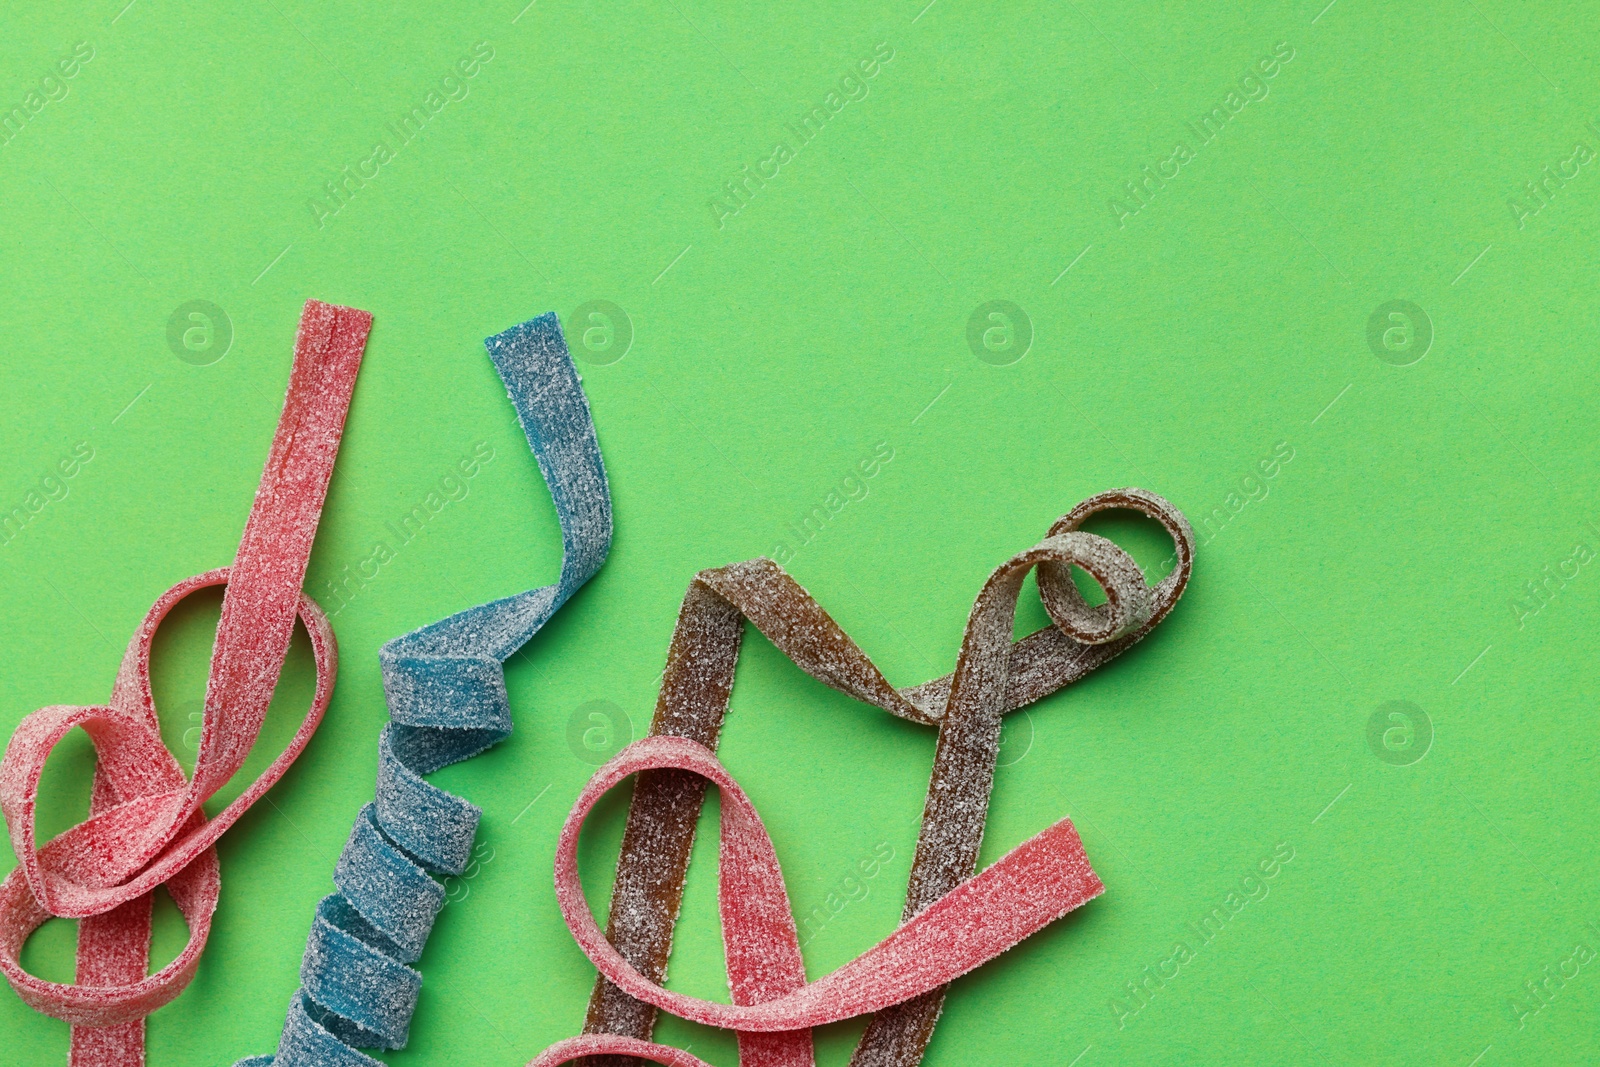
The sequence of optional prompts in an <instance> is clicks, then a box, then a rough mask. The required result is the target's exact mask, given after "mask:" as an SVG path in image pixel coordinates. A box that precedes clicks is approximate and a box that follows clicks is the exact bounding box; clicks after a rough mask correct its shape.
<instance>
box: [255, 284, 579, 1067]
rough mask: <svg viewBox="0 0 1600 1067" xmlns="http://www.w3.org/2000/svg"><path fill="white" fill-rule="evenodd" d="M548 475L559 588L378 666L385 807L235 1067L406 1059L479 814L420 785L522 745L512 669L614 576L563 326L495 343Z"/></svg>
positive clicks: (441, 626) (406, 644)
mask: <svg viewBox="0 0 1600 1067" xmlns="http://www.w3.org/2000/svg"><path fill="white" fill-rule="evenodd" d="M484 345H485V347H487V348H488V350H489V358H490V359H491V360H493V361H494V365H495V370H497V371H498V372H499V374H500V378H501V380H502V381H504V382H505V386H506V392H507V393H509V394H510V396H511V403H512V405H513V406H514V407H515V408H516V410H517V418H518V420H519V421H520V422H521V423H522V430H523V433H525V434H526V435H527V438H528V444H529V445H530V446H531V447H532V448H533V454H534V457H535V458H536V459H538V461H539V470H540V471H541V472H543V474H544V479H545V483H546V484H547V485H548V486H549V487H550V495H551V497H552V498H553V499H554V500H555V505H556V514H557V516H558V517H559V518H560V522H561V542H562V548H563V556H562V560H561V577H560V580H558V581H557V582H556V584H554V585H547V586H544V587H543V588H540V589H533V590H530V591H529V592H526V593H518V594H517V595H515V596H509V597H505V598H504V599H501V600H495V601H491V602H489V603H487V604H480V605H478V606H477V607H475V608H469V609H467V610H466V611H463V612H460V613H458V614H455V615H451V616H449V617H448V618H445V619H441V620H440V621H438V622H436V623H433V624H431V625H428V626H424V627H422V628H421V629H419V630H413V631H412V632H411V633H408V634H405V635H404V636H402V637H397V638H395V639H394V640H393V641H390V642H389V643H388V644H386V645H384V646H383V648H382V649H380V650H379V652H378V659H379V662H380V664H381V665H382V668H383V689H384V695H385V697H386V698H387V700H388V705H389V718H390V722H389V724H388V725H387V726H385V727H384V728H383V733H382V734H381V735H380V736H379V738H378V784H377V795H376V797H375V799H374V802H373V803H371V804H368V805H367V806H366V807H364V808H362V809H361V814H360V815H359V816H357V817H356V823H355V827H354V828H353V829H352V830H351V832H350V840H349V841H348V843H346V845H345V848H344V853H343V854H342V855H340V857H339V863H338V866H337V867H336V868H335V869H334V873H333V882H334V885H335V886H336V887H337V888H338V892H336V893H333V894H331V895H329V896H327V897H325V898H323V900H322V902H321V903H320V904H318V905H317V913H316V918H315V920H314V921H313V922H312V926H311V935H310V937H309V938H308V939H307V942H306V954H305V957H304V959H303V961H302V962H301V965H300V982H301V987H300V989H298V990H296V992H295V995H294V998H293V999H292V1000H291V1001H290V1003H289V1015H288V1020H287V1021H286V1022H285V1023H284V1027H283V1036H282V1037H281V1038H280V1039H279V1041H278V1051H277V1054H276V1055H275V1056H254V1057H249V1058H247V1059H243V1060H240V1061H239V1062H238V1063H237V1064H236V1065H235V1067H266V1065H268V1064H273V1065H275V1067H382V1064H380V1063H379V1061H378V1060H375V1059H373V1058H372V1057H371V1056H368V1055H366V1054H365V1053H362V1052H358V1051H356V1050H357V1049H358V1048H378V1049H397V1048H403V1047H404V1046H405V1043H406V1038H407V1036H408V1032H409V1030H410V1026H411V1016H412V1013H413V1012H414V1011H415V1010H416V1006H417V994H418V993H419V992H420V991H421V988H422V975H421V974H419V973H418V972H417V971H416V970H414V969H413V968H412V967H411V966H409V965H410V964H413V963H415V962H416V961H417V960H418V959H419V958H420V957H421V955H422V948H423V946H424V945H425V944H426V943H427V940H428V934H429V932H430V931H431V930H432V929H433V921H434V918H435V917H436V916H437V915H438V913H439V909H440V908H441V907H442V906H443V905H444V900H445V890H444V887H443V886H442V885H440V883H439V881H438V880H437V878H436V877H435V875H440V876H449V875H460V874H461V873H462V872H463V871H464V870H465V869H466V867H467V865H468V863H469V862H470V860H471V855H472V842H473V837H474V835H475V834H476V832H477V829H478V819H479V818H480V817H481V816H482V814H483V812H482V811H481V810H480V809H479V808H478V807H476V806H475V805H473V804H471V803H469V802H468V801H466V800H464V799H462V798H461V797H458V796H455V795H453V794H451V793H447V792H445V791H444V790H442V789H439V788H438V787H436V786H432V785H429V784H428V783H427V782H425V781H423V779H422V776H423V775H425V774H429V773H431V772H433V771H436V770H438V769H439V768H441V767H445V766H448V765H449V764H452V763H455V762H457V761H459V760H464V759H467V758H469V757H471V756H476V755H477V754H478V753H480V752H482V751H483V750H484V749H487V748H489V747H490V746H492V745H495V744H498V743H499V742H500V741H502V740H504V739H505V738H506V737H507V736H509V735H510V733H511V706H510V702H509V701H508V699H507V697H506V682H505V672H504V667H503V664H504V663H505V660H506V658H507V657H509V656H510V655H512V654H513V653H514V652H516V651H517V649H519V648H521V647H522V646H523V644H524V643H526V642H527V640H528V639H529V638H531V637H532V636H533V635H534V634H535V633H537V632H538V631H539V628H540V627H542V626H543V625H544V624H545V622H546V621H547V620H549V618H550V617H551V616H552V615H554V614H555V613H556V612H557V611H558V610H560V608H561V605H563V604H565V603H566V602H567V598H568V597H570V596H572V594H573V593H574V592H576V591H577V589H578V587H579V586H581V585H582V584H583V583H584V582H586V581H588V580H589V578H590V577H592V576H593V575H594V573H595V572H596V571H598V570H599V569H600V565H601V564H602V563H604V562H605V558H606V552H607V550H608V549H609V548H610V546H611V496H610V492H609V490H608V489H607V487H606V472H605V466H604V464H603V463H602V461H601V458H600V445H599V442H598V441H597V440H596V439H595V432H594V422H593V420H592V419H591V417H590V415H589V405H588V402H587V401H586V400H585V399H584V396H583V390H582V388H581V387H580V386H579V383H578V374H577V370H576V369H575V368H574V367H573V365H572V357H571V356H570V355H569V354H568V353H567V346H566V342H565V341H564V340H563V338H562V336H561V326H560V324H559V323H558V322H557V321H556V316H555V314H554V313H553V312H552V313H550V314H546V315H541V316H539V317H538V318H536V319H531V320H529V321H528V322H525V323H523V324H522V325H520V326H513V327H512V328H511V329H509V330H507V331H505V332H504V333H501V334H496V335H495V336H494V337H491V338H489V339H488V340H487V341H485V342H484Z"/></svg>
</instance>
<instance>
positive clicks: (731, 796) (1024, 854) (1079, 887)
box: [535, 736, 1105, 1067]
mask: <svg viewBox="0 0 1600 1067" xmlns="http://www.w3.org/2000/svg"><path fill="white" fill-rule="evenodd" d="M663 768H672V769H677V770H683V771H689V772H692V773H694V774H698V775H700V776H702V777H704V778H706V779H708V780H710V781H711V782H713V783H715V784H716V785H717V787H718V788H719V789H720V790H721V792H722V827H721V849H722V852H721V855H722V863H721V879H722V880H721V885H720V887H719V902H720V906H721V911H722V923H723V941H724V944H725V946H726V955H727V959H728V970H729V983H730V985H731V987H732V989H733V992H734V997H733V999H734V1003H733V1004H720V1003H717V1002H715V1001H709V1000H702V999H700V998H698V997H691V996H686V995H684V994H682V993H674V992H672V991H670V990H668V989H664V988H663V987H661V986H659V985H657V984H655V983H654V982H651V981H650V980H648V979H647V978H645V977H644V976H643V975H641V974H640V973H639V972H638V970H636V969H635V968H634V967H633V966H632V965H631V964H630V963H629V962H628V961H627V960H626V959H624V958H623V956H622V955H621V954H620V953H619V952H618V951H617V950H616V949H615V948H613V947H612V945H611V943H610V942H609V941H607V940H606V938H605V935H604V934H602V933H601V931H600V928H599V926H598V925H596V923H595V920H594V916H593V914H592V913H591V912H590V910H589V905H588V901H587V900H585V899H584V896H583V888H582V884H581V882H580V881H579V877H578V862H577V856H578V835H579V832H580V830H581V828H582V825H583V821H584V819H585V818H586V817H587V816H588V814H589V812H590V810H591V809H592V808H593V807H594V805H595V804H596V803H597V802H598V801H599V799H600V797H601V796H603V795H604V794H605V793H606V792H607V791H608V790H610V789H611V788H612V787H614V786H615V785H617V784H618V783H619V782H621V781H622V780H623V779H624V778H626V777H628V776H629V775H632V774H637V773H639V772H641V771H647V770H657V769H663ZM1104 889H1105V887H1104V886H1103V885H1101V883H1100V879H1099V878H1098V877H1096V875H1095V873H1094V871H1093V869H1092V868H1091V867H1090V865H1089V860H1088V857H1087V856H1086V855H1085V854H1084V851H1083V845H1082V842H1081V841H1080V840H1079V839H1078V834H1077V831H1076V830H1075V829H1073V826H1072V823H1071V822H1070V821H1068V820H1066V819H1062V820H1061V821H1060V822H1058V823H1056V824H1055V825H1053V826H1051V827H1049V828H1048V829H1046V830H1044V831H1043V832H1042V833H1040V834H1038V835H1037V836H1035V837H1033V838H1031V839H1030V840H1028V841H1025V842H1023V843H1022V844H1021V845H1018V846H1017V847H1016V848H1015V849H1013V850H1012V851H1011V852H1009V853H1007V854H1006V855H1005V856H1003V857H1002V858H1001V859H999V860H998V861H996V862H995V863H994V864H993V865H991V866H990V867H989V868H987V869H986V870H984V871H982V872H981V873H979V874H978V875H977V876H975V877H973V878H971V879H969V880H968V881H966V882H964V883H962V884H961V885H959V886H957V887H956V888H955V889H954V890H953V891H951V892H950V893H948V894H946V895H945V896H943V897H941V898H940V899H938V900H937V901H935V902H934V903H933V904H931V905H930V906H929V907H928V908H926V909H925V910H923V911H922V912H920V913H919V914H917V915H916V916H915V917H914V918H912V919H911V920H909V921H907V922H905V923H903V924H902V925H901V926H900V927H899V928H898V929H897V930H895V931H894V933H892V934H890V935H889V936H888V937H887V938H885V939H884V940H883V941H882V942H880V943H879V944H878V945H877V946H876V947H874V948H872V949H869V950H868V951H867V952H865V953H863V954H862V955H860V956H858V957H857V958H856V959H854V960H852V961H851V962H849V963H847V964H845V965H844V966H843V967H840V968H839V969H838V970H836V971H834V972H833V973H831V974H829V975H826V976H824V977H822V978H820V979H818V980H817V981H815V982H810V983H806V982H805V976H804V971H803V969H802V967H801V964H800V955H799V946H798V943H797V940H796V935H795V927H794V919H793V916H792V913H791V912H790V908H789V900H788V894H787V892H786V891H785V889H784V886H783V876H782V872H781V871H780V870H779V868H778V862H777V857H776V854H775V853H774V851H773V848H772V841H771V838H770V837H769V836H768V835H767V832H766V829H765V827H763V826H762V824H761V819H760V817H759V816H758V815H757V814H756V811H755V808H754V806H753V805H752V804H751V803H750V800H749V798H748V797H747V796H746V795H745V793H744V791H743V790H741V789H740V788H739V786H738V783H737V782H735V781H734V780H733V777H732V776H731V775H729V774H728V772H727V771H726V770H725V769H724V768H723V766H722V764H721V763H719V762H718V761H717V758H716V756H715V755H713V754H712V753H711V751H710V750H709V749H706V748H705V747H703V746H701V745H699V744H696V743H695V742H693V741H689V740H686V739H684V738H680V737H671V736H660V737H649V738H645V739H644V740H642V741H637V742H635V743H633V744H632V745H629V746H628V747H627V748H625V749H623V750H622V752H620V753H618V754H617V756H616V757H615V758H614V759H612V760H611V761H610V762H609V763H607V764H606V765H605V766H603V767H601V768H600V770H599V771H597V772H596V773H595V776H594V777H593V778H592V779H590V781H589V784H588V785H587V786H585V787H584V789H583V792H582V793H581V794H580V795H579V797H578V800H577V803H576V804H575V805H574V806H573V810H572V814H571V815H570V816H569V817H568V819H567V822H566V825H565V826H564V827H562V831H561V837H560V840H559V842H558V844H557V848H556V898H557V901H558V902H559V904H560V907H561V913H562V916H563V917H564V918H565V920H566V923H567V927H568V928H569V929H570V930H571V931H572V936H573V938H574V939H575V940H576V941H577V943H578V946H579V947H580V948H581V949H582V950H583V952H584V954H585V955H587V956H588V957H589V959H590V960H591V961H592V962H593V963H594V965H595V966H596V967H597V968H598V969H599V971H600V973H601V974H603V975H605V977H606V978H607V979H609V980H610V981H611V982H613V983H614V984H615V985H617V986H618V987H619V988H620V989H622V990H623V991H624V992H626V993H628V994H629V995H630V996H633V997H636V998H638V999H639V1000H642V1001H645V1002H646V1003H648V1004H652V1005H654V1006H655V1007H657V1008H660V1009H662V1010H664V1011H669V1012H671V1013H672V1014H674V1015H677V1016H680V1017H682V1018H685V1019H690V1020H692V1021H694V1022H698V1023H704V1024H706V1025H708V1026H717V1027H721V1028H723V1029H729V1030H735V1031H739V1032H740V1034H741V1051H742V1052H745V1053H748V1051H750V1050H746V1049H745V1048H744V1043H743V1039H744V1035H756V1034H772V1035H781V1036H782V1037H783V1038H785V1039H788V1038H797V1037H798V1036H799V1035H796V1034H793V1033H792V1032H795V1031H799V1032H801V1033H804V1032H805V1031H807V1030H809V1028H811V1027H814V1026H822V1025H825V1024H827V1023H832V1022H838V1021H839V1020H841V1019H849V1018H853V1017H855V1016H858V1015H865V1014H867V1013H870V1012H875V1011H879V1010H881V1009H883V1008H886V1007H889V1006H890V1005H893V1004H898V1003H901V1002H902V1001H905V1000H909V999H911V998H912V997H916V996H919V995H921V994H923V993H926V992H928V991H929V990H932V989H937V988H939V987H940V986H942V985H944V984H945V983H947V982H949V981H951V980H952V979H954V978H957V977H959V976H960V975H962V974H965V973H966V972H968V971H970V970H972V969H973V968H975V967H978V966H980V965H981V964H983V963H985V962H987V961H988V960H990V959H993V958H994V957H995V956H998V955H999V954H1000V953H1002V952H1004V951H1006V950H1007V949H1009V948H1011V947H1012V946H1013V945H1015V944H1016V943H1017V942H1019V941H1021V940H1022V939H1024V938H1026V937H1028V936H1029V935H1031V934H1033V933H1035V932H1037V931H1038V930H1040V929H1042V928H1043V927H1045V926H1047V925H1048V924H1050V923H1051V922H1054V921H1055V920H1056V919H1058V918H1060V917H1061V916H1062V915H1065V914H1066V913H1067V912H1069V911H1071V910H1072V909H1073V908H1076V907H1078V906H1079V905H1081V904H1083V903H1085V902H1087V901H1089V900H1091V899H1093V898H1094V897H1096V896H1098V895H1100V893H1102V892H1104ZM757 1044H758V1045H759V1046H760V1047H761V1048H762V1049H763V1050H764V1051H763V1053H762V1054H763V1055H764V1056H770V1057H771V1058H770V1059H767V1060H764V1061H762V1062H770V1063H773V1064H778V1063H783V1064H789V1063H809V1062H810V1049H809V1045H810V1041H809V1035H806V1041H805V1044H806V1048H805V1051H804V1059H803V1060H797V1059H794V1058H793V1057H794V1056H795V1055H798V1054H799V1052H800V1049H799V1048H798V1041H780V1042H778V1043H777V1044H778V1047H771V1045H770V1043H769V1042H758V1043H757ZM619 1051H620V1050H619ZM641 1054H642V1053H641ZM535 1062H536V1063H540V1064H541V1065H542V1064H543V1063H544V1062H545V1061H543V1060H538V1061H535ZM549 1062H551V1063H557V1062H565V1061H563V1060H552V1061H549ZM657 1062H661V1063H667V1062H671V1061H667V1060H661V1059H658V1060H657ZM742 1062H743V1063H744V1064H745V1065H746V1067H751V1065H752V1064H753V1063H755V1062H757V1061H755V1060H752V1059H750V1058H748V1055H746V1056H745V1058H743V1059H742Z"/></svg>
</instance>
